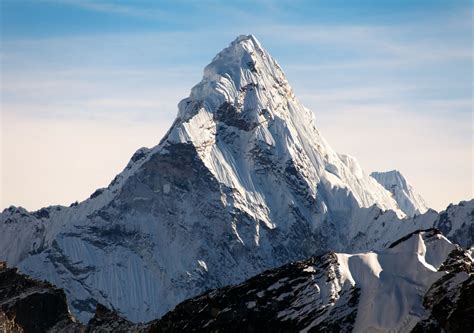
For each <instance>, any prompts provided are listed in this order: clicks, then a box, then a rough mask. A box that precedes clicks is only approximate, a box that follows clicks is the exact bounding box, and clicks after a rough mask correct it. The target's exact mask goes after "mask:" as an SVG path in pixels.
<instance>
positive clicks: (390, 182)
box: [370, 170, 428, 216]
mask: <svg viewBox="0 0 474 333" xmlns="http://www.w3.org/2000/svg"><path fill="white" fill-rule="evenodd" d="M370 176H371V177H372V178H374V179H375V180H376V181H377V182H379V183H380V185H382V186H383V187H385V189H387V190H388V191H390V193H392V196H393V198H394V199H395V201H396V202H397V203H398V206H400V208H401V209H402V210H403V211H404V212H405V213H406V214H407V215H408V216H413V215H415V214H423V213H424V212H426V211H427V210H428V205H427V204H426V202H425V200H424V199H423V198H422V197H421V195H419V194H418V193H416V192H415V190H414V189H413V186H412V185H411V184H410V183H409V182H408V181H407V179H406V178H405V177H404V176H403V175H402V174H401V173H400V171H398V170H392V171H386V172H372V173H371V174H370Z"/></svg>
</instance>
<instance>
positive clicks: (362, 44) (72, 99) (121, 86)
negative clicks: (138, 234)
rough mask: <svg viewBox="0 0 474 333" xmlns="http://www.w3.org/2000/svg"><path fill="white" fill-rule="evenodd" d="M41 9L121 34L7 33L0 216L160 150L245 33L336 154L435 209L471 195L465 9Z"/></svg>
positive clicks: (87, 187) (64, 1)
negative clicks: (206, 73)
mask: <svg viewBox="0 0 474 333" xmlns="http://www.w3.org/2000/svg"><path fill="white" fill-rule="evenodd" d="M40 3H42V4H45V5H51V4H54V6H55V7H54V8H55V9H58V8H59V9H60V10H62V11H67V13H69V12H74V13H75V15H76V14H77V15H79V16H80V15H85V14H84V13H86V14H87V13H94V15H107V18H108V19H111V18H115V19H116V20H117V22H120V29H118V30H119V31H118V30H117V29H116V30H114V29H113V27H112V28H111V27H110V26H108V27H107V29H101V28H100V27H95V28H94V29H96V30H95V31H93V32H91V31H82V30H81V29H82V27H81V26H80V25H78V26H77V27H74V29H73V28H72V24H71V26H65V28H64V29H63V30H62V31H56V30H57V29H55V31H54V32H51V31H49V30H48V29H46V28H45V30H43V31H41V29H39V30H40V31H38V32H35V34H30V35H28V34H27V33H25V30H24V27H23V28H21V30H18V33H17V35H15V33H14V32H15V29H14V28H15V27H14V26H13V23H11V24H12V27H10V28H9V29H10V30H8V29H4V30H5V31H7V32H8V31H13V32H11V33H8V34H7V35H4V38H3V41H2V50H1V56H2V59H1V62H2V88H1V89H2V102H1V105H2V118H3V122H2V154H1V155H2V156H1V157H2V162H1V166H2V191H1V192H2V194H3V197H2V198H0V204H1V206H2V207H6V206H8V205H10V204H15V205H22V206H26V207H27V208H29V209H36V208H40V207H41V206H45V205H49V204H68V203H70V202H72V201H75V200H82V199H84V198H86V197H87V196H88V194H90V193H92V192H93V191H94V189H96V188H98V187H102V186H106V185H107V184H108V182H109V181H110V180H111V179H112V178H113V176H114V175H115V174H116V173H118V172H119V171H120V169H121V168H122V167H124V166H125V164H126V163H127V160H128V159H129V157H130V156H131V154H132V153H133V151H134V150H135V149H137V148H139V147H140V146H153V145H154V144H156V143H157V142H158V141H159V140H160V138H161V137H162V135H163V134H164V132H165V131H166V130H167V128H168V127H169V126H170V124H171V123H172V121H173V120H174V117H175V116H176V112H177V107H176V105H177V103H178V102H179V100H180V99H181V98H183V97H185V96H187V94H188V93H189V89H190V88H191V87H192V86H193V85H194V84H196V83H197V82H198V81H199V80H200V77H201V75H202V69H203V67H204V66H205V65H206V64H207V63H208V62H209V61H210V60H211V59H212V57H213V56H214V55H215V54H216V53H217V52H218V51H219V50H220V49H222V48H223V47H224V46H225V45H227V44H228V43H229V42H230V41H231V40H232V39H233V38H235V36H237V35H238V34H241V33H253V34H255V35H256V36H257V37H258V38H259V39H260V41H261V42H262V44H263V45H264V47H266V48H267V49H268V50H269V51H270V53H271V54H273V55H274V57H275V58H276V59H277V60H278V61H279V63H280V64H281V65H282V67H283V68H284V70H285V71H286V74H287V76H288V79H289V81H290V83H291V84H292V86H293V88H294V90H295V93H296V95H297V96H298V98H300V100H301V101H302V102H303V103H304V104H305V105H306V106H307V107H308V108H310V109H311V110H313V111H314V112H315V114H316V119H317V122H318V126H319V128H320V129H321V130H322V132H323V133H324V134H325V136H326V137H327V139H328V141H329V142H330V143H331V144H332V145H333V146H334V148H336V150H338V151H340V152H343V153H349V154H351V155H354V156H356V157H357V158H358V159H359V161H360V162H361V164H362V165H363V166H364V167H365V169H366V170H367V171H372V170H386V169H400V170H401V171H402V172H403V173H404V174H405V175H406V176H407V178H408V179H409V180H410V181H411V182H412V183H413V184H414V186H415V188H416V189H417V190H418V191H419V192H420V193H421V194H422V195H423V196H424V197H425V198H426V199H427V201H428V203H429V204H431V206H432V207H434V208H436V209H443V208H445V207H446V205H447V204H448V203H450V202H456V201H459V200H462V199H468V198H471V197H472V196H473V188H472V179H473V178H472V137H471V135H472V116H471V108H472V97H471V92H470V89H471V87H472V78H471V75H470V70H471V69H472V53H471V47H472V41H471V35H470V33H469V31H470V30H469V29H470V28H467V27H470V24H471V23H472V16H471V15H472V10H471V9H470V7H469V6H464V7H462V6H461V7H460V8H458V7H456V8H454V9H452V10H445V11H444V12H443V11H433V13H431V12H430V13H431V14H430V15H424V14H423V15H422V14H419V13H425V12H426V11H421V10H420V11H417V10H412V11H411V12H413V13H414V14H410V15H412V16H409V15H408V16H407V15H405V14H404V13H403V9H402V10H400V9H397V10H398V12H397V10H395V9H394V12H395V13H398V14H397V15H398V16H396V17H389V18H387V19H386V20H384V19H383V18H384V17H382V19H367V20H366V21H364V20H361V18H360V16H357V17H356V18H354V17H352V18H351V17H347V15H346V12H350V11H351V10H355V9H354V8H349V10H347V11H339V12H338V13H341V15H339V16H340V17H338V18H334V17H332V16H331V12H330V11H327V10H326V9H325V8H323V7H324V6H323V7H322V8H321V11H323V12H324V10H326V12H327V13H328V15H318V14H317V13H316V14H315V15H314V20H313V21H314V22H311V21H312V20H309V19H308V18H307V17H303V18H302V19H301V20H296V19H295V16H297V15H296V14H295V9H294V8H293V7H294V6H293V3H292V2H290V1H283V2H278V3H276V2H267V1H260V2H257V4H256V5H255V7H254V10H252V11H248V10H247V9H248V7H245V6H243V5H240V6H237V5H229V4H227V3H220V2H219V3H218V2H213V1H205V2H202V3H200V6H196V5H195V4H191V5H189V3H184V2H177V4H178V5H177V6H178V7H179V9H180V10H177V9H176V8H173V6H172V5H169V4H168V5H167V6H163V7H160V6H156V5H154V6H152V8H151V9H150V8H147V7H144V6H142V5H143V4H144V3H145V2H139V4H142V5H131V4H130V3H127V2H121V1H113V2H110V1H76V0H56V1H42V2H40ZM243 3H244V4H245V2H243ZM309 3H311V2H309ZM322 3H324V2H322ZM298 5H299V6H300V7H301V8H303V9H304V8H305V6H306V7H307V6H308V2H304V1H299V2H298ZM181 7H182V8H181ZM188 7H190V8H188ZM206 8H207V9H210V8H212V9H213V13H215V14H214V15H215V16H214V17H213V18H212V20H210V19H209V17H208V15H209V14H207V12H208V11H206ZM415 9H416V8H415ZM193 11H194V15H191V13H190V12H193ZM268 11H270V12H271V13H272V15H263V13H267V12H268ZM428 12H429V11H428ZM382 13H384V12H383V11H382ZM230 14H232V15H230ZM377 14H378V15H380V11H379V12H377ZM87 15H89V14H87ZM298 15H299V14H298ZM328 17H329V18H328ZM374 17H376V15H374ZM400 17H402V18H403V20H402V19H399V18H400ZM137 19H140V20H139V21H140V24H141V25H140V29H138V28H136V26H134V24H138V23H136V20H137ZM224 19H227V20H230V21H231V23H232V24H222V23H223V20H224ZM76 20H77V18H76ZM206 20H207V21H209V23H208V24H203V22H205V21H206ZM71 21H74V18H71ZM155 21H156V22H161V23H160V24H162V25H163V26H165V27H166V29H165V28H160V26H157V25H156V23H155ZM94 22H95V21H94ZM163 22H164V23H163ZM170 22H171V23H170ZM95 23H96V22H95ZM112 23H113V22H112ZM440 23H442V24H440ZM147 24H149V26H146V25H147ZM112 25H113V24H112ZM144 25H145V26H144ZM158 25H159V24H158ZM216 27H218V28H216ZM68 28H69V29H70V30H71V31H68ZM135 28H136V29H135ZM18 29H20V28H18ZM18 151H22V152H24V153H23V154H18ZM76 151H78V152H79V153H77V152H76ZM30 158H35V159H36V162H35V163H31V162H30V161H29V159H30ZM446 161H449V163H448V162H446ZM39 166H40V167H39ZM71 175H73V176H71ZM45 186H47V190H45ZM440 188H443V190H442V191H440Z"/></svg>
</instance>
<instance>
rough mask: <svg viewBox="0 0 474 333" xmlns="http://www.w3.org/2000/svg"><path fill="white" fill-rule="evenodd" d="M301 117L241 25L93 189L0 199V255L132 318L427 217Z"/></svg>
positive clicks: (80, 301)
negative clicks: (54, 202)
mask: <svg viewBox="0 0 474 333" xmlns="http://www.w3.org/2000/svg"><path fill="white" fill-rule="evenodd" d="M313 118H314V117H313V114H312V113H311V112H310V111H309V110H307V109H306V108H304V106H302V105H301V104H300V103H299V101H298V100H297V99H296V97H295V96H294V94H293V92H292V90H291V87H290V86H289V84H288V82H287V80H286V79H285V76H284V74H283V72H282V70H281V68H280V67H279V66H278V64H277V63H276V61H275V60H273V58H272V57H271V56H270V55H269V54H268V53H267V52H266V51H265V50H264V49H263V48H262V47H261V45H260V44H259V42H258V41H257V40H256V39H255V37H253V36H241V37H239V38H237V39H236V40H235V41H234V42H233V43H231V45H230V46H229V47H228V48H226V49H224V50H223V51H222V52H221V53H219V54H218V55H217V56H216V57H215V58H214V60H213V61H212V62H211V64H209V65H208V66H207V67H206V68H205V70H204V75H203V79H202V81H201V82H200V83H199V84H197V85H196V86H195V87H194V88H193V89H192V90H191V94H190V97H188V98H186V99H184V100H183V101H181V102H180V103H179V112H178V117H177V119H176V121H175V122H174V124H173V125H172V127H171V129H170V130H169V131H168V133H167V134H166V135H165V137H164V138H163V139H162V140H161V142H160V143H159V144H158V145H157V146H156V147H154V148H152V149H147V148H142V149H139V150H138V151H137V152H136V153H135V154H134V155H133V157H132V158H131V160H130V162H129V163H128V165H127V166H126V168H125V169H124V171H123V172H122V173H120V174H119V175H118V176H117V177H116V178H115V179H114V180H113V181H112V183H111V184H110V185H109V186H108V187H107V188H104V189H99V190H97V191H96V192H94V193H93V194H92V195H91V197H90V198H89V199H87V200H85V201H83V202H81V203H79V204H74V205H72V206H71V207H61V206H52V207H47V208H43V209H41V210H39V211H36V212H27V211H26V210H24V209H22V208H15V207H10V208H9V209H6V210H5V211H4V212H3V213H2V214H1V215H0V255H1V256H2V258H3V259H5V260H6V261H7V262H8V263H9V264H10V265H15V266H18V267H19V269H20V270H21V271H23V272H25V273H28V274H29V275H31V276H33V277H35V278H40V279H46V280H48V281H50V282H52V283H54V284H56V285H57V286H59V287H62V288H64V289H65V290H66V292H67V296H68V301H69V302H70V305H71V310H72V311H73V313H74V314H75V315H76V316H77V317H78V318H79V319H80V320H82V321H85V320H87V319H89V318H90V317H91V316H92V315H93V313H94V311H95V307H96V303H97V302H99V303H102V304H104V305H106V306H107V307H110V308H114V309H116V310H117V311H118V312H119V314H121V315H123V316H125V317H126V318H127V319H130V320H132V321H146V320H150V319H152V318H156V317H158V316H161V315H163V314H164V313H166V311H168V310H169V309H171V308H172V307H173V306H175V305H176V304H178V303H179V302H180V301H182V300H184V299H187V298H189V297H192V296H195V295H198V294H200V293H202V292H204V291H206V290H208V289H211V288H217V287H222V286H224V285H229V284H235V283H239V282H242V281H244V280H245V279H246V278H248V277H250V276H253V275H255V274H258V273H260V272H262V271H264V270H266V269H269V268H273V267H277V266H280V265H282V264H285V263H287V262H290V261H294V260H300V259H304V258H307V257H309V256H312V255H315V254H320V253H323V252H325V251H327V250H328V249H332V250H336V251H345V252H351V251H356V250H357V251H366V250H369V249H381V248H384V247H385V246H386V245H387V244H389V243H390V242H392V241H393V240H394V239H397V238H398V237H401V236H402V235H404V234H406V233H408V232H411V231H413V230H416V229H419V228H426V227H429V226H432V224H433V221H435V220H436V218H437V215H436V213H434V212H432V211H429V212H428V213H427V214H424V215H422V216H416V217H415V218H413V219H399V218H401V217H404V216H405V214H404V213H403V212H402V210H400V208H399V207H398V205H397V203H396V201H395V200H394V199H393V197H392V195H391V193H390V192H388V191H387V190H385V189H384V188H383V187H382V186H381V185H380V184H378V183H377V181H375V180H374V179H373V178H372V177H370V176H368V175H367V174H366V173H365V172H364V171H363V170H362V168H361V167H360V166H359V164H358V163H357V161H356V160H355V159H354V158H352V157H349V156H346V155H339V154H337V153H336V152H334V151H333V150H332V149H331V148H330V146H329V145H328V143H327V142H326V141H325V140H324V138H323V137H322V136H321V134H320V133H319V131H318V130H317V129H316V127H315V124H314V119H313ZM452 232H455V231H454V230H453V231H452ZM157 300H159V301H157Z"/></svg>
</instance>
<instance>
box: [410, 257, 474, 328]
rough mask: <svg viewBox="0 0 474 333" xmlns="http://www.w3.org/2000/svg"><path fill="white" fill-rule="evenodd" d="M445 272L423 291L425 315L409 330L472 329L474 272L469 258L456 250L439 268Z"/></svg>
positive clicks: (473, 321) (473, 322) (473, 326)
mask: <svg viewBox="0 0 474 333" xmlns="http://www.w3.org/2000/svg"><path fill="white" fill-rule="evenodd" d="M440 270H446V271H449V273H448V274H447V275H445V276H443V277H442V278H440V279H439V280H438V281H436V282H435V283H434V284H433V285H432V286H431V288H430V289H429V290H428V292H427V293H426V295H425V297H424V300H423V305H424V306H425V308H426V309H427V310H428V313H429V315H428V316H426V317H425V318H424V319H423V320H421V321H420V322H419V323H418V324H417V325H416V326H415V328H414V329H413V332H414V333H422V332H433V333H435V332H473V331H474V275H473V271H474V270H473V267H472V260H471V259H470V258H468V257H467V256H466V254H465V252H464V251H462V250H461V249H456V250H454V251H453V252H451V254H450V255H449V257H448V259H447V260H446V261H445V262H444V263H443V265H442V266H441V267H440Z"/></svg>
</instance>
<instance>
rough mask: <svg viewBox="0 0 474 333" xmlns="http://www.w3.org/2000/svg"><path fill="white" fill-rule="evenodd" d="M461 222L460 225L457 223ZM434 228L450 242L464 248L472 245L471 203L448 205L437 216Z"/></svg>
mask: <svg viewBox="0 0 474 333" xmlns="http://www.w3.org/2000/svg"><path fill="white" fill-rule="evenodd" d="M458 221H462V223H457V222H458ZM434 226H435V227H436V228H438V229H439V230H441V232H442V233H443V234H444V235H446V237H448V238H449V239H450V240H452V241H453V242H455V243H456V244H459V245H461V246H462V247H464V248H469V247H470V246H472V245H473V244H474V205H473V204H472V201H461V202H460V203H459V204H458V205H453V204H450V205H449V206H448V208H446V210H445V211H443V212H441V213H440V214H439V217H438V219H437V220H436V221H435V223H434Z"/></svg>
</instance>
